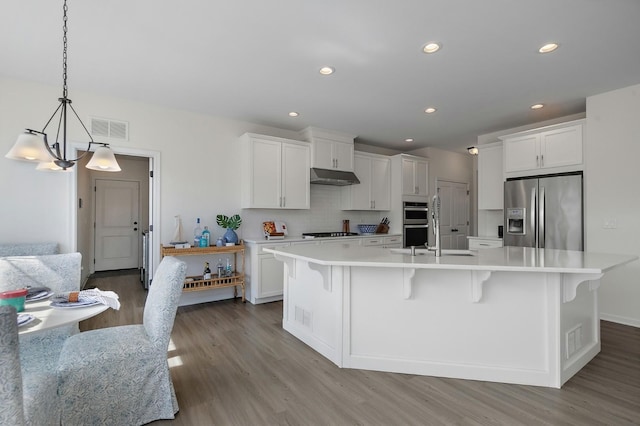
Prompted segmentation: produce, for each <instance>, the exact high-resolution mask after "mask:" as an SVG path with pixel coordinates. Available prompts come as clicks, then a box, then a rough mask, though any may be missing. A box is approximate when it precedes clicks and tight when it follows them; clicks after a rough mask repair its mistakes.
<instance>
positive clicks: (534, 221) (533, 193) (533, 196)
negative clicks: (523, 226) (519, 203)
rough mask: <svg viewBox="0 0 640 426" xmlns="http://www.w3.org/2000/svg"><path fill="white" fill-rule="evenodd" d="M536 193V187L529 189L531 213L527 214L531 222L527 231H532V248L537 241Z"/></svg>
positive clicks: (535, 245)
mask: <svg viewBox="0 0 640 426" xmlns="http://www.w3.org/2000/svg"><path fill="white" fill-rule="evenodd" d="M537 193H538V188H537V187H533V188H531V204H530V206H531V207H530V209H531V211H530V212H529V213H530V214H529V220H530V221H531V224H530V225H529V230H533V240H534V241H533V247H537V246H538V244H537V242H538V241H537V239H538V219H537V216H538V215H537V211H538V204H537V203H536V201H537V200H536V195H537Z"/></svg>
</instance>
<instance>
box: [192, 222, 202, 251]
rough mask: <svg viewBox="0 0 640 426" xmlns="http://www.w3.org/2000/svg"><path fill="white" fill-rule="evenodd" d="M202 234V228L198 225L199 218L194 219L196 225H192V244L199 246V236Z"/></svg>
mask: <svg viewBox="0 0 640 426" xmlns="http://www.w3.org/2000/svg"><path fill="white" fill-rule="evenodd" d="M201 236H202V228H201V227H200V218H197V219H196V226H194V227H193V245H194V246H195V247H200V237H201Z"/></svg>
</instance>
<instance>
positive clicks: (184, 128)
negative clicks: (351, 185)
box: [0, 78, 384, 252]
mask: <svg viewBox="0 0 640 426" xmlns="http://www.w3.org/2000/svg"><path fill="white" fill-rule="evenodd" d="M59 91H60V89H59V87H53V86H45V85H40V84H36V83H31V82H26V81H20V80H9V79H3V78H0V93H1V94H2V95H1V96H0V153H6V152H8V151H9V149H10V148H11V146H12V145H13V143H14V142H15V140H16V138H17V136H18V134H19V133H21V132H22V131H24V129H25V128H27V127H29V128H35V129H37V130H41V128H42V126H44V124H45V123H46V120H47V119H48V118H49V116H50V115H51V114H52V113H53V111H54V109H55V108H56V106H57V99H58V97H59V96H60V93H59ZM69 95H70V97H71V99H72V100H73V105H74V107H75V108H76V110H77V111H78V113H79V114H80V117H81V118H82V119H83V121H84V122H85V124H88V122H89V120H88V117H89V116H97V117H104V118H109V119H114V120H122V121H128V122H129V140H128V141H123V142H118V143H115V144H112V146H114V147H115V148H123V149H140V150H149V151H154V152H160V153H161V156H160V160H161V168H160V170H161V173H160V174H159V175H157V176H156V177H155V178H154V179H156V182H157V183H158V184H159V185H160V224H159V226H158V225H157V224H156V226H155V231H154V232H155V237H156V242H157V243H160V242H163V243H167V242H169V239H170V238H171V236H172V234H173V230H174V218H173V217H174V216H175V215H180V216H181V218H182V222H183V225H184V229H185V233H186V234H187V235H185V236H189V235H190V233H191V230H192V228H193V224H194V222H195V218H196V217H200V218H201V219H202V221H203V223H204V224H207V225H209V228H210V229H211V231H212V233H213V235H218V234H219V233H220V232H221V231H222V230H221V229H220V228H219V227H218V226H217V225H216V224H215V216H216V215H217V214H227V215H230V214H235V213H240V214H241V216H242V218H243V221H244V223H243V225H242V227H241V228H240V230H239V235H240V237H241V238H247V237H251V236H254V237H255V236H256V235H259V233H260V231H261V222H262V221H263V220H266V219H281V220H285V221H288V222H289V223H290V231H291V232H292V233H296V234H299V233H301V232H303V231H329V230H336V231H337V230H340V229H341V227H342V222H341V221H342V219H350V220H351V223H352V224H353V225H352V226H353V228H354V229H355V225H357V224H358V223H377V220H378V219H379V218H380V217H381V216H384V214H378V213H371V212H362V213H360V212H349V213H347V212H342V211H341V210H340V206H339V199H340V196H339V193H338V192H337V191H338V189H339V188H337V187H321V186H315V185H313V186H312V189H311V197H312V198H311V206H312V209H311V210H308V211H307V210H299V211H289V210H287V211H284V210H282V211H281V210H271V211H270V210H241V209H240V186H239V182H240V180H239V176H238V173H239V162H238V160H239V152H240V150H239V145H238V137H239V136H240V135H242V134H243V133H245V132H254V133H263V134H267V135H272V136H279V137H284V138H291V139H296V138H298V133H297V132H293V131H287V130H283V129H278V128H273V127H267V126H260V125H256V124H252V123H248V122H241V121H234V120H229V119H224V118H219V117H212V116H207V115H202V114H196V113H192V112H188V111H180V110H173V109H169V108H165V107H160V106H157V105H151V104H144V103H139V102H135V101H130V100H125V99H119V98H113V97H108V96H100V95H95V94H90V93H82V92H73V91H71V92H70V94H69ZM70 124H73V125H74V127H73V128H72V129H70V134H69V139H70V141H71V142H80V141H85V140H87V137H86V135H85V134H84V132H83V131H82V129H81V128H80V126H79V124H77V125H76V122H75V120H71V121H70ZM47 131H48V132H50V134H51V132H53V133H55V126H53V127H50V128H48V129H47ZM0 165H1V166H0V196H1V199H2V201H1V203H2V204H1V205H2V207H1V208H0V241H2V242H19V241H23V242H36V241H55V242H58V243H59V244H60V246H61V250H62V251H63V252H68V251H71V250H75V249H76V241H73V238H72V235H74V232H73V230H72V225H73V221H72V218H71V213H72V212H74V211H75V209H76V206H77V200H72V199H71V198H72V195H71V194H72V188H73V186H75V181H76V175H77V173H78V172H77V170H78V169H77V166H76V167H74V169H72V170H73V171H72V173H44V172H36V171H35V170H34V169H35V164H33V163H28V162H20V161H14V160H9V159H6V158H4V156H2V157H0ZM85 189H86V188H85ZM85 189H83V188H79V190H80V193H81V194H82V193H84V192H85ZM372 221H373V222H372Z"/></svg>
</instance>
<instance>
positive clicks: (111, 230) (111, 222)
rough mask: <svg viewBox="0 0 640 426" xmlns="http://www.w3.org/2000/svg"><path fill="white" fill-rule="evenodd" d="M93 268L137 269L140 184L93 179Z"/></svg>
mask: <svg viewBox="0 0 640 426" xmlns="http://www.w3.org/2000/svg"><path fill="white" fill-rule="evenodd" d="M95 189H96V192H95V195H96V204H95V270H96V271H109V270H115V269H130V268H138V267H139V266H140V265H139V257H138V256H139V253H138V250H139V243H140V226H139V224H140V220H139V215H140V213H139V203H140V200H139V197H140V185H139V183H138V182H133V181H120V180H104V179H97V180H96V188H95Z"/></svg>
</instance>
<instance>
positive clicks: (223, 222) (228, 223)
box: [216, 214, 242, 244]
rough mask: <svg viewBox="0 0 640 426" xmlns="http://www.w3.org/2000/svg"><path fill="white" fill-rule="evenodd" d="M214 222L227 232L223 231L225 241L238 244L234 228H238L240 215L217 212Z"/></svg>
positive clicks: (240, 221)
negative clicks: (226, 214)
mask: <svg viewBox="0 0 640 426" xmlns="http://www.w3.org/2000/svg"><path fill="white" fill-rule="evenodd" d="M216 223H217V224H218V225H220V226H221V227H223V228H225V229H226V230H227V232H225V233H224V240H225V241H226V242H227V243H233V244H238V234H236V232H235V230H236V229H238V228H240V225H241V224H242V219H241V218H240V215H238V214H234V215H233V216H231V217H229V216H225V215H223V214H219V215H217V216H216Z"/></svg>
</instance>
